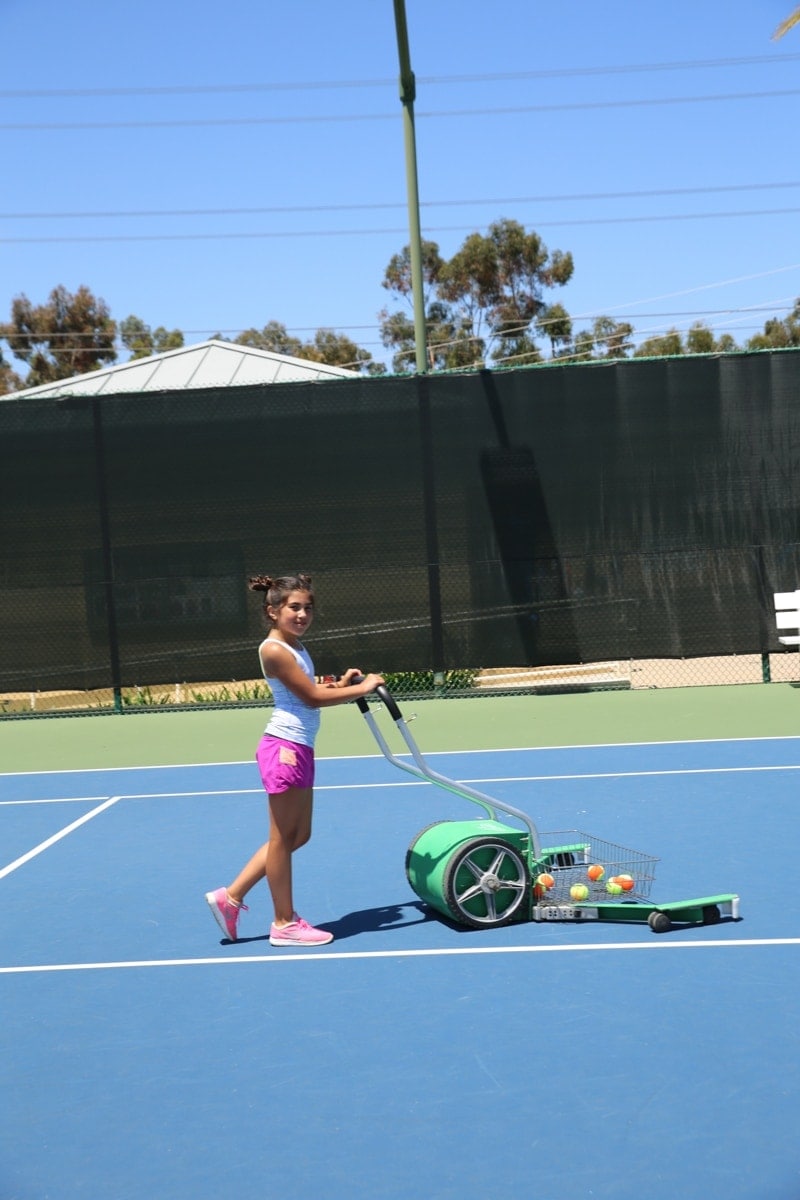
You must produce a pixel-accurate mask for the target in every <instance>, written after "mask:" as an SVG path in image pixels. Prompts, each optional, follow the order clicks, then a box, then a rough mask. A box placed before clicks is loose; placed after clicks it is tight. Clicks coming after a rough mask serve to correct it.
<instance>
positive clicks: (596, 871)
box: [586, 863, 605, 883]
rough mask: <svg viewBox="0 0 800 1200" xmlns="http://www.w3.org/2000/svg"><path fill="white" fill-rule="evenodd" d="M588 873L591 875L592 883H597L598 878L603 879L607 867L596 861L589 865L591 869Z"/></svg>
mask: <svg viewBox="0 0 800 1200" xmlns="http://www.w3.org/2000/svg"><path fill="white" fill-rule="evenodd" d="M586 874H587V875H588V876H589V878H590V879H591V881H592V883H596V882H597V880H598V879H602V878H603V876H604V875H605V869H604V868H603V867H601V866H600V864H599V863H594V864H593V866H591V867H589V870H588V871H587V872H586Z"/></svg>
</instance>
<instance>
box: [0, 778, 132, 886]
mask: <svg viewBox="0 0 800 1200" xmlns="http://www.w3.org/2000/svg"><path fill="white" fill-rule="evenodd" d="M120 799H121V797H120V796H110V797H109V799H108V800H106V801H105V802H104V803H103V804H98V805H97V807H96V808H93V809H91V810H90V811H89V812H88V813H84V814H83V816H82V817H78V819H77V821H73V822H72V823H71V824H70V825H65V826H64V828H63V829H59V831H58V833H54V834H53V836H52V837H49V838H47V840H46V841H44V842H40V843H39V845H38V846H34V847H33V849H32V850H29V851H28V852H27V854H23V855H21V856H20V857H19V858H15V859H14V861H13V862H11V863H9V864H8V866H6V867H3V868H2V869H1V870H0V879H4V878H5V876H6V875H10V874H11V872H12V871H16V870H17V868H18V867H21V866H23V864H24V863H26V862H30V860H31V859H32V858H36V856H37V854H41V853H42V852H43V851H44V850H49V848H50V847H51V846H54V845H55V844H56V842H60V841H61V839H62V838H65V837H66V836H67V834H70V833H72V832H73V830H75V829H78V828H80V826H81V825H85V824H86V822H87V821H91V819H92V817H96V816H97V815H98V813H101V812H105V810H106V809H107V808H110V807H111V805H112V804H116V803H117V801H118V800H120Z"/></svg>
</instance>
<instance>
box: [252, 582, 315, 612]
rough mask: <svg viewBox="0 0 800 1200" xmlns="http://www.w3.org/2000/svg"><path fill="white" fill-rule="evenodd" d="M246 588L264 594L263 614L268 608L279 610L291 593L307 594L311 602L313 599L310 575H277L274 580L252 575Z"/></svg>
mask: <svg viewBox="0 0 800 1200" xmlns="http://www.w3.org/2000/svg"><path fill="white" fill-rule="evenodd" d="M247 586H248V587H249V588H250V591H251V592H266V596H265V597H264V612H266V611H267V609H268V608H280V607H281V605H282V604H285V603H286V599H287V597H288V596H289V595H290V594H291V593H292V592H309V593H310V595H311V598H312V600H313V598H314V590H313V588H312V587H311V576H310V575H279V576H278V577H277V578H276V579H273V578H272V576H271V575H253V576H251V577H250V579H249V580H248V582H247Z"/></svg>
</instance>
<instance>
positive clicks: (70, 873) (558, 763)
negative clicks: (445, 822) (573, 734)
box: [0, 738, 800, 1200]
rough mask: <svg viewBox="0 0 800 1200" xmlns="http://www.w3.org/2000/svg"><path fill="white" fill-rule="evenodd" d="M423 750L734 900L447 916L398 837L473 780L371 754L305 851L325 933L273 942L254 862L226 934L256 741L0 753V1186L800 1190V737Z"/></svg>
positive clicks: (715, 1194) (341, 781)
mask: <svg viewBox="0 0 800 1200" xmlns="http://www.w3.org/2000/svg"><path fill="white" fill-rule="evenodd" d="M427 757H428V758H429V761H430V762H431V765H433V766H434V767H435V769H436V770H437V771H438V772H440V773H441V774H443V775H444V776H446V777H449V778H453V779H458V780H461V781H468V782H470V783H471V784H472V786H474V787H476V788H478V789H479V790H481V791H483V792H486V793H488V794H489V795H491V796H495V797H497V798H498V799H500V800H505V801H506V802H507V803H509V804H511V805H513V806H515V807H517V808H520V809H522V810H524V811H525V812H527V813H529V814H530V815H531V817H532V818H533V820H534V821H535V822H536V824H537V825H538V827H539V829H540V830H541V831H547V830H568V829H578V830H582V831H588V832H590V833H592V834H594V835H595V836H597V837H598V838H603V839H607V840H609V841H612V842H617V843H620V844H621V845H623V846H627V847H631V848H634V849H637V850H641V851H644V852H645V853H648V854H653V855H656V856H658V857H659V859H660V861H659V863H658V865H657V868H656V880H655V884H654V887H653V893H652V895H653V899H654V900H656V901H659V900H660V901H667V900H670V899H682V898H685V897H694V896H707V895H714V894H717V893H723V892H736V893H738V894H739V895H740V896H741V914H742V918H743V919H742V920H741V921H739V922H725V923H723V924H720V925H716V926H709V927H702V926H698V927H692V928H687V929H679V930H673V931H672V932H670V933H668V934H665V935H663V936H658V935H655V934H653V933H652V932H651V931H650V930H649V928H648V927H647V926H646V925H640V924H635V925H634V924H630V925H627V924H618V923H614V924H605V923H602V922H592V923H590V924H583V925H581V924H575V923H545V924H540V923H522V924H515V925H512V926H509V927H505V928H501V929H496V930H484V931H472V930H468V929H463V928H457V927H455V926H453V925H451V924H449V923H448V922H446V921H444V920H443V919H441V918H439V917H438V916H436V915H435V914H432V913H430V912H428V911H426V910H424V908H423V906H422V905H421V903H420V902H419V901H418V900H417V898H416V897H415V895H414V894H413V892H412V891H411V889H410V887H409V885H408V883H407V881H406V878H405V873H404V860H405V851H406V848H407V846H408V845H409V843H410V842H411V840H412V839H413V838H414V836H415V835H416V834H417V833H418V832H419V831H420V830H421V829H422V828H424V827H425V826H426V825H428V824H430V823H431V822H433V821H436V820H441V819H446V818H449V817H461V818H463V817H469V816H472V815H475V816H480V815H481V814H480V813H479V812H478V810H477V809H475V808H474V807H473V806H471V805H470V804H468V803H467V802H466V801H464V800H462V799H459V798H458V797H456V796H453V795H450V794H449V793H447V792H445V791H443V790H442V789H439V788H436V787H433V786H432V785H430V784H426V783H422V782H417V781H416V780H413V779H410V778H409V777H408V776H406V775H404V774H403V773H402V772H400V771H397V770H396V768H393V767H392V766H391V765H390V764H389V763H387V762H386V761H385V760H384V759H383V758H381V757H379V756H375V757H366V758H349V759H346V758H341V759H323V760H321V761H320V762H319V763H318V779H317V791H316V804H315V830H314V836H313V838H312V841H311V843H310V844H309V845H308V846H307V847H305V848H304V849H303V850H301V851H300V852H299V853H298V855H297V857H296V867H295V876H296V903H297V907H298V910H299V911H300V912H301V913H302V914H303V916H305V917H306V918H307V919H308V920H310V921H312V922H313V923H315V924H320V925H323V926H325V927H327V928H329V929H331V930H332V931H333V932H334V933H335V935H336V940H335V941H334V942H333V943H332V944H331V945H330V946H326V947H322V948H319V949H314V950H296V951H295V950H290V951H287V950H285V949H276V948H272V947H270V945H269V942H268V940H267V930H268V925H269V921H270V915H271V910H270V905H269V901H268V894H267V890H266V885H264V886H263V887H262V888H260V889H258V890H257V891H255V892H253V893H251V895H250V897H249V898H248V903H249V904H250V911H249V912H248V913H245V914H243V916H242V918H241V921H240V927H239V930H240V934H241V938H242V940H241V941H240V942H238V943H236V944H231V943H228V942H226V941H223V940H222V939H221V938H220V935H219V931H218V929H217V927H216V925H215V924H214V922H213V920H212V918H211V916H210V914H209V912H208V909H207V907H206V904H205V902H204V900H203V894H204V892H206V891H207V890H209V889H210V888H213V887H218V886H220V885H222V884H225V883H228V882H230V880H231V878H232V877H233V876H234V875H235V873H236V872H237V871H238V869H239V867H240V866H241V865H242V863H243V862H244V861H245V859H246V858H248V857H249V855H250V854H251V853H252V851H253V850H254V849H255V848H256V846H257V845H258V844H260V842H261V841H263V839H264V837H265V836H266V820H265V802H264V797H263V794H262V792H261V787H260V782H259V779H258V774H257V771H256V767H255V764H254V763H250V762H244V763H220V764H215V765H212V766H202V767H200V766H192V765H187V766H181V767H164V768H156V767H148V768H136V769H127V770H102V771H87V772H73V771H70V772H47V773H43V774H16V775H4V776H0V831H2V855H1V857H0V887H2V889H3V896H4V904H3V914H4V919H3V922H2V949H1V950H0V988H2V996H3V1021H2V1043H3V1065H4V1085H5V1093H6V1105H5V1117H4V1122H3V1132H4V1137H3V1150H2V1158H1V1159H0V1197H2V1200H78V1198H81V1200H99V1198H100V1197H113V1198H114V1200H142V1198H143V1197H157V1198H158V1200H204V1198H205V1197H212V1196H217V1195H220V1194H225V1195H230V1194H233V1193H236V1192H238V1191H244V1190H246V1191H247V1192H248V1193H250V1192H256V1193H259V1194H260V1193H263V1194H267V1195H282V1196H285V1197H291V1198H292V1200H305V1198H308V1200H318V1198H319V1197H352V1198H354V1200H378V1198H382V1197H385V1198H387V1200H399V1198H400V1197H403V1198H404V1200H405V1198H406V1197H408V1196H411V1195H419V1196H424V1197H426V1198H428V1200H445V1198H448V1200H449V1198H450V1197H452V1198H453V1200H456V1198H457V1200H472V1198H473V1197H474V1198H476V1200H477V1198H478V1197H481V1198H484V1197H497V1196H501V1195H504V1194H509V1195H511V1194H513V1195H516V1196H548V1197H551V1196H564V1197H570V1198H573V1197H574V1198H576V1200H577V1198H580V1200H583V1198H585V1197H592V1198H595V1197H597V1198H601V1197H608V1198H611V1197H615V1198H617V1197H619V1196H620V1195H622V1194H625V1195H644V1196H647V1197H648V1198H649V1200H667V1198H669V1200H674V1197H676V1196H678V1195H682V1196H684V1197H688V1198H689V1200H694V1198H695V1197H696V1198H698V1200H699V1198H701V1197H702V1198H711V1200H716V1198H719V1200H723V1198H724V1200H744V1198H747V1200H792V1198H796V1197H800V1150H798V1140H797V1122H798V1115H800V1067H799V1066H798V1063H799V1062H800V1056H799V1055H798V1049H799V1047H798V1041H799V1040H800V1035H799V1034H798V1024H797V1019H796V1007H797V995H798V992H800V915H798V905H797V903H796V894H797V877H798V866H797V861H796V859H797V847H798V845H800V817H799V816H798V805H797V795H798V782H799V781H800V775H798V771H800V738H775V739H758V740H752V741H736V742H734V741H714V742H689V743H665V744H650V745H619V746H599V747H597V746H594V747H582V748H581V747H578V748H567V749H563V748H559V749H537V750H525V749H520V750H512V751H502V752H496V751H495V752H484V751H475V752H472V753H464V754H436V755H429V756H427Z"/></svg>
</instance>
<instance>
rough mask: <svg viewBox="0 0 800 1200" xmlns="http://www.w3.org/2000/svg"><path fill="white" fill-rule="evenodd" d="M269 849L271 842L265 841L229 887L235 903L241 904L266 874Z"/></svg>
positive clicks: (229, 896) (229, 892) (231, 898)
mask: <svg viewBox="0 0 800 1200" xmlns="http://www.w3.org/2000/svg"><path fill="white" fill-rule="evenodd" d="M268 850H269V842H264V845H263V846H261V847H260V848H259V849H258V850H256V852H255V854H254V855H253V857H252V858H251V859H250V861H249V863H248V864H247V866H245V867H242V869H241V871H240V872H239V874H238V875H237V876H236V878H235V879H234V881H233V883H232V884H231V885H230V887H229V888H228V899H230V900H233V902H234V904H241V903H242V902H243V900H244V898H245V896H246V895H247V893H248V892H249V891H250V889H251V888H254V887H255V886H256V884H257V883H260V882H261V880H262V879H263V878H264V876H265V875H266V873H267V851H268Z"/></svg>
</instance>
